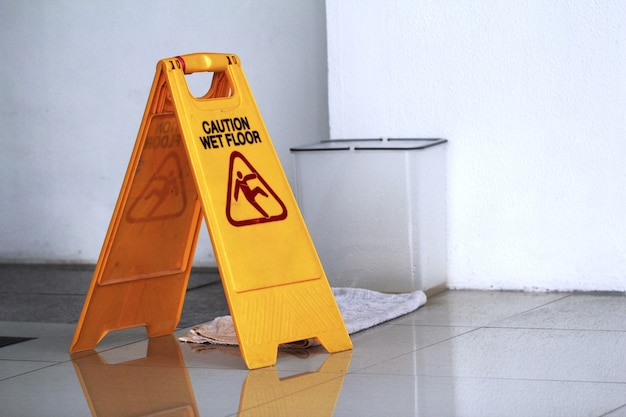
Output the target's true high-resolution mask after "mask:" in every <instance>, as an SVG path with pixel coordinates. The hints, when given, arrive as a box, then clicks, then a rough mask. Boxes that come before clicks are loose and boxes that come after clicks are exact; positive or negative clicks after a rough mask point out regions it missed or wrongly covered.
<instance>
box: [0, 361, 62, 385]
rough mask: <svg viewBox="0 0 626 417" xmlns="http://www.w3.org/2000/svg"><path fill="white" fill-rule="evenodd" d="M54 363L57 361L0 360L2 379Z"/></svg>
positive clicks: (0, 376) (0, 378)
mask: <svg viewBox="0 0 626 417" xmlns="http://www.w3.org/2000/svg"><path fill="white" fill-rule="evenodd" d="M54 364H56V362H44V361H8V360H0V381H1V380H3V379H7V378H10V377H14V376H16V375H21V374H25V373H28V372H32V371H35V370H37V369H41V368H45V367H46V366H51V365H54Z"/></svg>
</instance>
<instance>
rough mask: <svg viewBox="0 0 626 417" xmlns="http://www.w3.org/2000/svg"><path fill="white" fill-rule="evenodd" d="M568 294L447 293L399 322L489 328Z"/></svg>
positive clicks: (439, 295) (431, 299)
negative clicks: (489, 325) (495, 323)
mask: <svg viewBox="0 0 626 417" xmlns="http://www.w3.org/2000/svg"><path fill="white" fill-rule="evenodd" d="M568 295H569V294H565V293H527V292H507V291H445V292H443V293H439V294H437V295H435V296H433V297H430V298H429V299H428V301H427V303H426V305H425V306H424V307H422V308H420V309H419V310H417V312H418V313H419V314H411V315H409V316H406V317H404V318H402V319H399V320H398V322H399V323H410V324H420V325H431V326H486V325H488V324H491V323H494V322H497V321H500V320H503V319H506V318H509V317H511V316H514V315H516V314H519V313H523V312H525V311H528V310H530V309H533V308H537V307H540V306H543V305H545V304H549V303H551V302H553V301H555V300H559V299H561V298H564V297H567V296H568Z"/></svg>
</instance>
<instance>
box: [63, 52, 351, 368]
mask: <svg viewBox="0 0 626 417" xmlns="http://www.w3.org/2000/svg"><path fill="white" fill-rule="evenodd" d="M194 72H211V73H213V78H212V82H211V86H210V88H209V89H208V92H207V93H206V94H205V95H204V96H202V97H194V96H192V95H191V93H190V92H189V89H188V87H187V83H186V80H185V74H191V73H194ZM203 215H204V218H205V220H206V222H207V226H208V229H209V233H210V235H211V242H212V244H213V249H214V253H215V257H216V260H217V263H218V267H219V270H220V275H221V278H222V283H223V285H224V292H225V294H226V298H227V301H228V305H229V308H230V312H231V315H232V317H233V323H234V325H235V330H236V332H237V338H238V340H239V346H240V350H241V353H242V356H243V358H244V360H245V362H246V364H247V366H248V367H249V368H259V367H264V366H269V365H273V364H274V363H276V354H277V347H278V345H279V344H281V343H287V342H293V341H297V340H301V339H307V338H317V339H318V340H319V341H320V343H321V344H322V345H323V346H324V347H325V348H326V349H327V350H328V351H329V352H338V351H343V350H348V349H351V348H352V343H351V341H350V337H349V336H348V333H347V331H346V328H345V325H344V323H343V320H342V318H341V314H340V312H339V309H338V307H337V304H336V302H335V300H334V298H333V295H332V292H331V289H330V286H329V284H328V280H327V278H326V275H325V273H324V270H323V268H322V265H321V263H320V261H319V258H318V256H317V253H316V251H315V247H314V246H313V243H312V241H311V238H310V236H309V233H308V231H307V229H306V225H305V224H304V220H303V218H302V215H301V213H300V210H299V208H298V206H297V204H296V200H295V198H294V196H293V193H292V191H291V188H290V187H289V183H288V181H287V178H286V177H285V174H284V172H283V170H282V167H281V165H280V161H279V159H278V156H277V155H276V152H275V150H274V147H273V145H272V142H271V139H270V137H269V134H268V132H267V130H266V128H265V125H264V123H263V120H262V118H261V115H260V113H259V111H258V109H257V106H256V103H255V101H254V97H253V96H252V92H251V91H250V88H249V86H248V84H247V81H246V78H245V75H244V73H243V69H242V68H241V65H240V63H239V58H238V57H237V56H236V55H228V54H208V53H201V54H191V55H185V56H182V57H176V58H169V59H164V60H161V61H159V63H158V65H157V72H156V76H155V79H154V83H153V85H152V90H151V93H150V97H149V99H148V104H147V106H146V111H145V113H144V117H143V121H142V124H141V128H140V130H139V134H138V137H137V141H136V143H135V149H134V151H133V155H132V157H131V161H130V164H129V167H128V171H127V173H126V177H125V180H124V184H123V185H122V191H121V193H120V197H119V199H118V202H117V205H116V208H115V211H114V213H113V218H112V220H111V224H110V226H109V230H108V233H107V236H106V239H105V242H104V245H103V249H102V252H101V255H100V259H99V260H98V264H97V266H96V270H95V273H94V278H93V280H92V283H91V287H90V289H89V293H88V294H87V299H86V301H85V305H84V307H83V312H82V314H81V317H80V320H79V322H78V326H77V329H76V333H75V335H74V341H73V343H72V346H71V348H70V350H71V351H72V352H76V351H80V350H87V349H92V348H93V347H95V345H97V343H98V342H99V341H100V340H101V339H102V338H103V337H104V336H105V335H106V333H108V332H109V331H111V330H117V329H122V328H127V327H136V326H144V325H145V326H146V327H147V330H148V335H149V336H150V337H155V336H160V335H164V334H168V333H171V332H172V331H173V330H174V329H175V328H176V325H177V324H178V321H179V319H180V314H181V311H182V305H183V301H184V296H185V289H186V285H187V281H188V279H189V272H190V269H191V264H192V259H193V255H194V251H195V245H196V242H197V237H198V233H199V229H200V224H201V221H202V216H203Z"/></svg>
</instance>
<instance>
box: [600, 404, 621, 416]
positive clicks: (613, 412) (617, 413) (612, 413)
mask: <svg viewBox="0 0 626 417" xmlns="http://www.w3.org/2000/svg"><path fill="white" fill-rule="evenodd" d="M602 417H626V403H624V405H622V406H621V407H619V408H617V409H615V410H611V411H610V412H608V413H607V414H603V415H602Z"/></svg>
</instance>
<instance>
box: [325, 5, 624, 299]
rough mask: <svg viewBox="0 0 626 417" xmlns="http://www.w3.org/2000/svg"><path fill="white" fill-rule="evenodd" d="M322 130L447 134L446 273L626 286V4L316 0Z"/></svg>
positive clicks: (533, 283) (470, 283) (542, 283)
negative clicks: (320, 16) (322, 16)
mask: <svg viewBox="0 0 626 417" xmlns="http://www.w3.org/2000/svg"><path fill="white" fill-rule="evenodd" d="M326 8H327V32H328V34H327V36H328V61H329V80H328V84H329V87H328V88H329V114H330V125H331V137H333V138H356V137H380V136H388V137H445V138H448V139H449V140H450V143H449V148H448V151H449V153H448V156H449V157H448V163H449V165H448V166H449V168H448V204H449V209H448V221H449V232H448V233H449V235H448V245H449V250H448V268H449V285H450V286H451V287H456V288H478V289H539V290H542V289H550V290H618V291H626V215H625V214H624V213H625V212H626V211H625V206H626V25H625V24H624V22H626V2H624V1H621V0H604V1H600V2H590V1H566V0H559V1H552V2H546V1H538V0H537V1H533V0H530V1H529V0H514V1H506V2H493V1H491V0H471V1H469V0H468V1H451V0H444V1H441V0H432V1H413V0H395V1H374V0H368V1H363V0H327V2H326Z"/></svg>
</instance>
